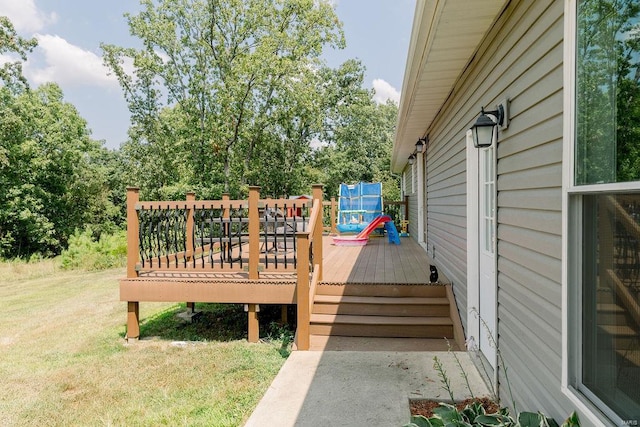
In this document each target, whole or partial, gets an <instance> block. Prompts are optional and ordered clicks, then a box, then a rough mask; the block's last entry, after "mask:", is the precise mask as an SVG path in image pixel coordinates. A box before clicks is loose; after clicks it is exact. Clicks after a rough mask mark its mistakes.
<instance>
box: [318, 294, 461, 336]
mask: <svg viewBox="0 0 640 427" xmlns="http://www.w3.org/2000/svg"><path fill="white" fill-rule="evenodd" d="M450 295H451V293H450V292H449V291H448V290H447V286H445V285H429V284H421V285H418V284H415V285H407V284H397V285H394V284H328V283H321V284H319V285H318V287H317V290H316V295H315V298H314V302H313V309H312V312H311V317H310V333H311V340H312V341H313V340H314V337H315V338H316V339H317V338H318V337H322V336H324V337H372V338H431V339H439V340H442V341H444V338H447V339H449V340H452V341H453V340H454V339H455V330H456V328H455V324H454V319H452V316H451V313H452V310H451V307H452V304H454V303H453V302H452V301H450ZM454 312H455V313H456V314H457V311H455V310H454ZM325 339H326V338H325Z"/></svg>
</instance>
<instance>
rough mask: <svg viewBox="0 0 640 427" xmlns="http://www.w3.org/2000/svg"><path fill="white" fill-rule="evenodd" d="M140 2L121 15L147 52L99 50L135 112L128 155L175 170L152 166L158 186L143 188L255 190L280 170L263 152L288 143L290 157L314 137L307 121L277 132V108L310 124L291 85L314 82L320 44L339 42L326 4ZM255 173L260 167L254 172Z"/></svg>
mask: <svg viewBox="0 0 640 427" xmlns="http://www.w3.org/2000/svg"><path fill="white" fill-rule="evenodd" d="M141 4H142V6H143V11H142V12H140V13H139V14H138V15H129V14H128V15H126V16H127V19H128V22H129V27H130V29H131V33H132V34H133V35H134V36H136V37H138V38H139V39H140V40H141V41H142V43H143V46H144V47H143V48H142V49H139V50H138V49H133V48H123V47H117V46H113V45H103V46H102V48H103V50H104V53H105V63H106V65H107V66H108V67H109V68H110V69H111V70H112V71H113V73H114V74H115V75H116V76H117V78H118V80H119V82H120V85H121V86H122V89H123V91H124V94H125V98H126V100H127V102H128V104H129V109H130V111H131V113H132V122H133V126H132V129H131V132H130V141H129V144H128V145H129V147H128V149H127V150H128V151H129V152H133V151H138V152H144V153H146V155H151V156H158V155H160V156H162V158H163V159H166V157H167V156H170V157H172V158H174V159H175V162H180V165H181V166H180V169H182V170H180V171H179V173H178V176H175V172H174V170H175V169H176V167H177V165H175V163H174V164H173V165H172V164H168V165H167V164H164V163H160V164H157V165H155V167H156V171H157V172H158V174H159V176H162V179H159V180H157V182H155V183H153V184H151V183H149V182H143V183H142V184H143V186H147V188H149V187H150V188H149V190H151V191H152V190H154V189H155V190H156V191H158V190H159V189H160V188H161V187H162V186H175V185H178V186H180V185H185V184H186V185H191V186H196V185H197V186H203V187H207V188H217V186H218V185H220V184H221V185H222V188H221V189H222V191H231V192H232V193H233V194H234V195H237V194H239V193H240V191H241V189H242V188H243V186H245V185H247V184H261V182H258V181H253V180H254V179H256V180H257V179H258V177H260V179H262V178H263V177H265V176H275V175H277V174H276V173H275V172H274V170H273V169H272V168H274V167H276V168H277V167H279V166H281V165H282V163H277V162H276V164H274V162H271V161H270V162H267V161H265V158H264V153H265V152H270V151H269V150H272V149H274V147H276V146H278V145H280V147H281V148H282V149H283V152H281V153H278V154H276V155H283V154H284V153H286V154H289V153H290V151H288V150H289V149H290V147H287V144H293V142H294V140H295V141H296V143H295V144H294V145H295V149H294V152H295V153H296V155H298V154H301V153H303V152H304V151H305V150H304V147H303V146H304V145H305V144H306V145H307V146H308V145H309V143H310V141H311V139H312V138H313V132H312V126H311V124H310V121H306V120H305V121H304V124H301V126H299V128H298V131H299V132H297V133H296V132H291V131H292V130H293V129H292V128H291V127H290V126H283V120H284V118H285V117H286V112H285V111H284V109H291V108H298V107H299V108H300V110H299V112H297V111H292V112H291V114H292V116H293V117H296V118H299V117H302V116H305V117H308V111H307V110H305V108H307V107H308V104H307V103H304V102H298V103H295V102H293V103H292V102H290V101H291V98H290V96H291V95H292V91H291V87H292V86H295V85H296V82H299V81H306V80H313V79H314V76H313V75H314V73H315V70H316V69H317V68H318V67H319V64H320V62H319V59H318V58H319V56H320V54H321V52H322V48H323V46H324V45H326V44H332V45H336V46H341V45H342V44H343V37H342V33H341V30H340V25H339V21H338V19H337V17H336V15H335V13H334V11H333V9H332V7H331V6H330V4H329V3H328V2H326V1H317V0H195V1H187V0H159V1H157V2H154V1H152V0H141ZM125 64H133V71H131V72H128V71H127V68H126V67H125ZM313 87H314V86H311V88H308V87H304V86H303V85H297V90H299V91H303V92H305V93H309V91H310V90H313ZM298 95H299V97H298V99H304V98H305V96H304V95H302V94H298ZM312 97H313V95H309V96H308V98H312ZM292 116H291V115H290V116H289V117H292ZM163 117H164V119H166V118H170V122H171V123H172V125H167V122H166V121H165V120H163ZM303 128H304V129H305V130H302V129H303ZM294 134H295V135H294ZM154 152H155V153H162V154H152V153H154ZM268 160H271V159H268ZM281 160H283V163H286V159H285V158H282V159H281ZM170 163H171V162H170ZM294 163H295V164H297V163H299V162H298V159H296V162H293V163H292V165H293V164H294ZM262 167H264V168H267V169H265V170H262V169H258V170H256V168H262ZM159 169H161V170H159ZM146 178H149V177H145V179H146ZM271 187H272V188H273V191H280V189H277V186H276V185H273V186H271ZM281 191H288V190H287V189H286V188H283V189H282V190H281Z"/></svg>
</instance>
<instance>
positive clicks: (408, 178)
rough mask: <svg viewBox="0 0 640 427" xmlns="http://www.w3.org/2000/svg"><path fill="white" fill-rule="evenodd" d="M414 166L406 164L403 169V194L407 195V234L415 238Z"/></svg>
mask: <svg viewBox="0 0 640 427" xmlns="http://www.w3.org/2000/svg"><path fill="white" fill-rule="evenodd" d="M412 169H413V170H414V172H415V168H412V167H411V166H410V165H408V166H407V167H406V168H405V170H404V177H405V183H406V184H405V187H406V188H405V190H406V193H405V195H406V196H408V197H409V235H410V236H412V237H413V238H414V239H416V240H417V236H418V193H417V192H416V189H417V188H418V183H417V182H416V175H417V174H416V173H413V172H412Z"/></svg>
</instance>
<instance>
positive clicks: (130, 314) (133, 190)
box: [127, 187, 140, 340]
mask: <svg viewBox="0 0 640 427" xmlns="http://www.w3.org/2000/svg"><path fill="white" fill-rule="evenodd" d="M139 201H140V190H139V189H138V188H137V187H128V188H127V278H129V279H133V278H136V277H138V271H137V270H136V265H137V264H138V234H139V229H140V224H139V223H138V212H137V210H136V205H137V204H138V202H139ZM138 338H140V303H139V302H138V301H128V302H127V340H137V339H138Z"/></svg>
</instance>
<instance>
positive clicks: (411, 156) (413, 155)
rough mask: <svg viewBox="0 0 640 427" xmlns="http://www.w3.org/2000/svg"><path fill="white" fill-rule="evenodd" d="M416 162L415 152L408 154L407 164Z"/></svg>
mask: <svg viewBox="0 0 640 427" xmlns="http://www.w3.org/2000/svg"><path fill="white" fill-rule="evenodd" d="M415 162H416V155H415V154H411V155H410V156H409V164H410V165H412V164H414V163H415Z"/></svg>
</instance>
